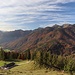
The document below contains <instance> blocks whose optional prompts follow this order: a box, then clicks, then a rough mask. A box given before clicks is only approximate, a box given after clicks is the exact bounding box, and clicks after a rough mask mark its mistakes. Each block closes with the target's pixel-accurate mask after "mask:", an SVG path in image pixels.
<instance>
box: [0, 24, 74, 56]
mask: <svg viewBox="0 0 75 75" xmlns="http://www.w3.org/2000/svg"><path fill="white" fill-rule="evenodd" d="M1 45H2V46H3V47H4V48H8V49H11V50H16V51H25V50H27V49H30V50H50V51H51V52H52V53H55V54H62V55H63V54H65V55H66V54H73V53H75V25H74V24H73V25H71V24H64V25H62V26H58V25H55V26H53V27H46V28H38V29H35V30H33V31H30V32H29V34H27V35H26V36H23V37H20V38H18V39H16V40H15V41H14V40H12V41H10V42H7V43H2V44H1Z"/></svg>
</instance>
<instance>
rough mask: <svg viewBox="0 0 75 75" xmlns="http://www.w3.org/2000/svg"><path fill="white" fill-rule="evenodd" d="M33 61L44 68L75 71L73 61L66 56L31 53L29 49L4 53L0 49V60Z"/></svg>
mask: <svg viewBox="0 0 75 75" xmlns="http://www.w3.org/2000/svg"><path fill="white" fill-rule="evenodd" d="M12 59H21V60H34V61H35V64H36V65H37V64H39V66H41V67H42V66H44V67H46V68H55V69H58V70H64V71H75V59H74V58H72V57H68V56H61V55H56V54H51V52H50V51H41V50H37V51H33V52H31V51H30V50H29V49H28V50H26V51H25V52H22V53H19V52H13V51H10V52H5V51H4V50H3V49H2V48H1V49H0V60H12Z"/></svg>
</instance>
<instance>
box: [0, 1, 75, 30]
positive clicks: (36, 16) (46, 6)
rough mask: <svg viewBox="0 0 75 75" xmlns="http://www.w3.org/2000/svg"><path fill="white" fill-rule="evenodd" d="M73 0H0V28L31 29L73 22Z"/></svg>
mask: <svg viewBox="0 0 75 75" xmlns="http://www.w3.org/2000/svg"><path fill="white" fill-rule="evenodd" d="M74 7H75V0H53V1H52V0H10V1H9V0H2V1H0V30H1V31H14V30H19V29H21V30H33V29H37V28H39V27H47V26H52V25H54V24H58V25H62V24H64V23H70V24H75V8H74Z"/></svg>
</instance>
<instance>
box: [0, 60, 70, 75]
mask: <svg viewBox="0 0 75 75" xmlns="http://www.w3.org/2000/svg"><path fill="white" fill-rule="evenodd" d="M4 63H9V62H5V61H0V66H2V65H3V64H4ZM15 63H16V64H17V65H18V66H16V67H14V68H12V69H10V70H0V75H69V74H67V73H64V72H63V71H55V70H52V69H51V70H50V69H46V68H39V67H38V66H35V64H34V61H20V62H15Z"/></svg>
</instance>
